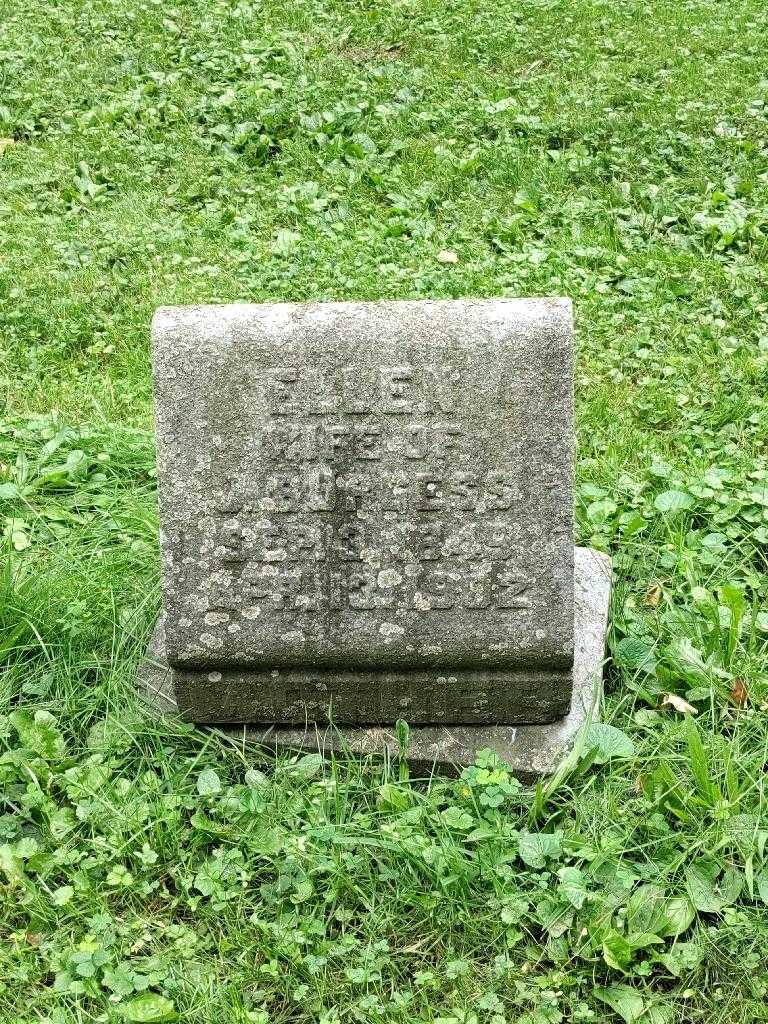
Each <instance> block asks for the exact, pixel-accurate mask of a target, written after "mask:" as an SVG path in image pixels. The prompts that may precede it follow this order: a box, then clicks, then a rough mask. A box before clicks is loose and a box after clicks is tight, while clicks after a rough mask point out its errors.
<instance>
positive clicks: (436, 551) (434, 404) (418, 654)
mask: <svg viewBox="0 0 768 1024" xmlns="http://www.w3.org/2000/svg"><path fill="white" fill-rule="evenodd" d="M153 338H154V364H155V388H156V418H157V437H158V469H159V478H160V511H161V538H162V550H163V561H164V602H165V611H166V619H165V635H166V644H167V654H168V658H169V660H170V662H171V664H172V665H173V666H174V668H175V670H176V672H177V677H176V684H177V687H176V688H177V695H178V698H179V704H180V706H181V708H182V710H183V713H184V714H185V716H187V717H189V718H190V719H192V720H195V721H207V722H214V721H226V720H228V721H271V722H283V723H294V724H301V723H303V722H305V721H306V720H307V719H322V718H323V717H327V715H328V713H329V712H330V715H331V716H332V718H333V720H334V721H335V722H337V723H342V722H347V723H354V722H361V723H365V722H379V723H382V722H384V723H386V722H393V721H394V720H396V719H397V718H400V717H402V718H406V719H408V720H409V721H410V722H412V723H448V722H464V723H482V722H487V723H499V722H502V723H508V724H509V723H517V722H521V721H527V722H543V721H549V720H551V719H553V718H555V717H557V716H560V715H563V714H564V713H565V712H566V710H567V708H568V706H569V702H570V695H571V690H572V664H573V656H574V631H573V522H572V513H573V480H572V472H573V471H572V461H573V453H572V441H573V411H572V376H573V374H572V322H571V309H570V303H569V302H567V301H566V300H562V299H535V300H498V299H493V300H491V299H489V300H462V301H452V302H426V301H420V302H380V303H323V304H308V305H292V304H285V305H262V306H250V305H236V306H215V307H213V306H211V307H188V308H176V309H163V310H160V311H158V313H157V315H156V317H155V321H154V325H153Z"/></svg>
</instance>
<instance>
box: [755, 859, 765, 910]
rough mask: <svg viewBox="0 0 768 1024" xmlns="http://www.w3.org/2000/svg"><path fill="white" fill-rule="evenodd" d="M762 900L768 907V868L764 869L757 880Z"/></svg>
mask: <svg viewBox="0 0 768 1024" xmlns="http://www.w3.org/2000/svg"><path fill="white" fill-rule="evenodd" d="M755 882H756V884H757V891H758V892H759V893H760V899H761V900H762V901H763V903H765V904H766V905H768V868H764V869H763V870H762V871H761V872H760V874H759V875H758V876H757V878H756V879H755Z"/></svg>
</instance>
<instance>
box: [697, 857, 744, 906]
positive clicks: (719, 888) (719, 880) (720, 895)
mask: <svg viewBox="0 0 768 1024" xmlns="http://www.w3.org/2000/svg"><path fill="white" fill-rule="evenodd" d="M685 882H686V887H687V889H688V894H689V896H690V897H691V902H692V903H693V905H694V907H695V908H696V909H697V910H698V911H700V912H701V913H705V914H719V913H720V912H721V911H723V910H725V908H726V907H730V906H732V905H733V904H734V903H735V902H736V900H737V899H738V898H739V895H740V894H741V890H742V888H743V886H744V876H743V875H742V873H741V872H740V871H738V870H737V869H736V868H733V867H727V868H726V869H725V870H724V871H723V872H722V874H721V873H720V869H719V865H717V864H715V863H714V862H712V861H705V860H699V861H696V862H695V863H694V864H692V865H691V866H690V867H689V868H687V869H686V872H685Z"/></svg>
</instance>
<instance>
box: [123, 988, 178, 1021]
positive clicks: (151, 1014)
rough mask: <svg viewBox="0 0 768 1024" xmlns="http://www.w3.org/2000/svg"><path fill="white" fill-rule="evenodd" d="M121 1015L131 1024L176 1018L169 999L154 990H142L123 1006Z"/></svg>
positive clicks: (176, 1015)
mask: <svg viewBox="0 0 768 1024" xmlns="http://www.w3.org/2000/svg"><path fill="white" fill-rule="evenodd" d="M123 1016H124V1017H125V1019H126V1020H129V1021H131V1024H155V1022H161V1021H174V1020H177V1019H178V1014H177V1013H176V1009H175V1007H174V1005H173V1003H172V1002H171V1000H170V999H167V998H166V997H165V996H160V995H157V994H156V993H155V992H142V993H141V995H138V996H136V997H135V998H134V999H132V1000H131V1001H130V1002H129V1003H126V1004H125V1006H124V1007H123Z"/></svg>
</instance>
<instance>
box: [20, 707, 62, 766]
mask: <svg viewBox="0 0 768 1024" xmlns="http://www.w3.org/2000/svg"><path fill="white" fill-rule="evenodd" d="M9 717H10V720H11V723H12V724H13V726H14V727H15V729H16V731H17V732H18V734H19V740H20V741H21V745H22V746H23V747H26V748H27V750H31V751H32V753H34V754H37V755H38V757H41V758H42V759H43V760H44V761H48V762H49V763H50V762H55V761H60V760H61V759H62V758H63V757H64V755H65V753H66V750H65V746H64V737H63V736H62V735H61V732H60V731H59V725H58V722H57V721H56V719H55V718H54V717H53V715H52V714H51V713H50V711H42V710H41V711H36V712H35V714H34V716H33V715H32V714H31V713H30V712H29V711H27V710H18V711H14V712H13V713H12V714H11V715H10V716H9Z"/></svg>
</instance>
